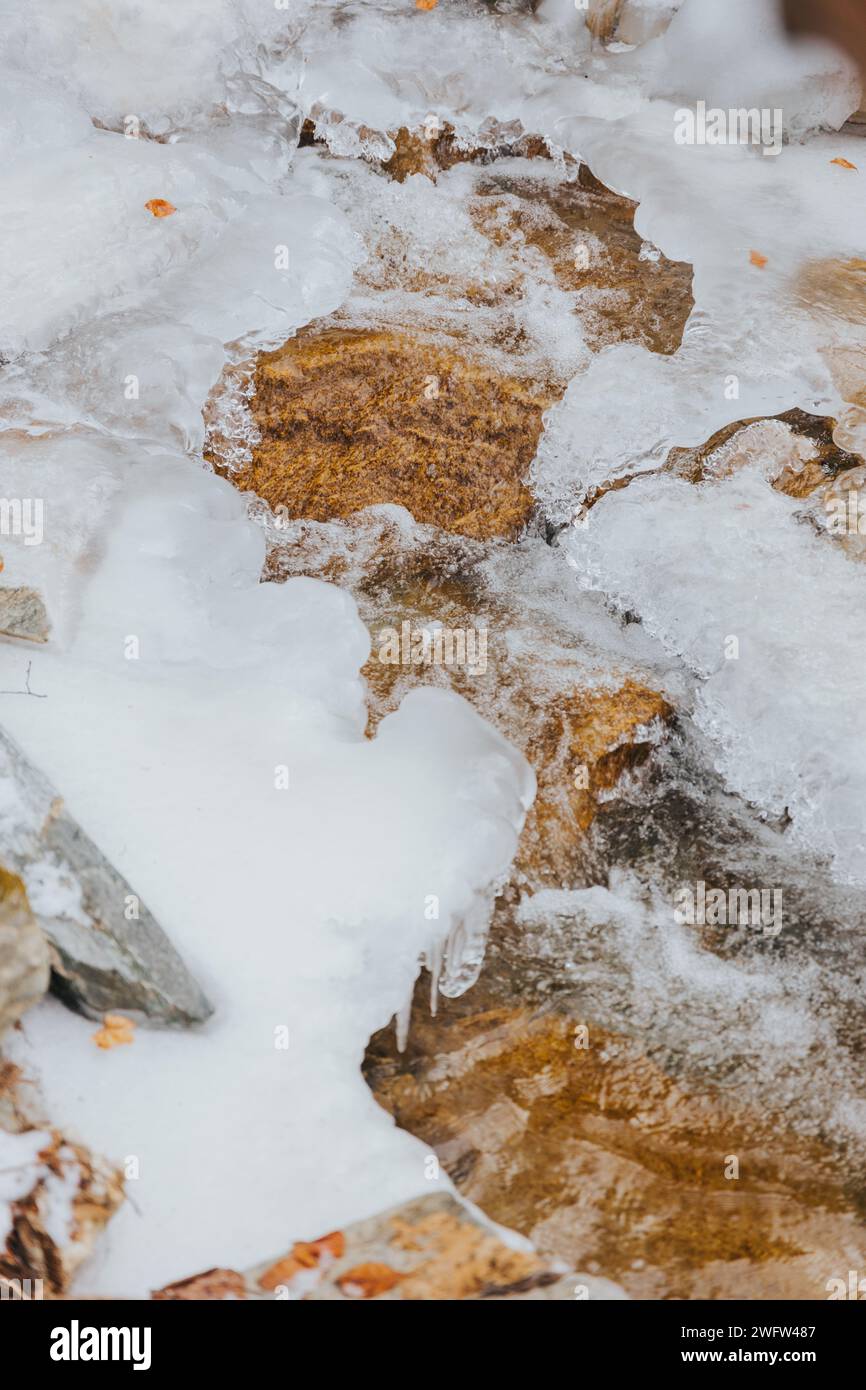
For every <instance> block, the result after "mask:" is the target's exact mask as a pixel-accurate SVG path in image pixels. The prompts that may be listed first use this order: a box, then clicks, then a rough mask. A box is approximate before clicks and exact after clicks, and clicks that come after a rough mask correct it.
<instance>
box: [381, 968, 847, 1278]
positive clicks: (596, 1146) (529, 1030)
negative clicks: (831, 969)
mask: <svg viewBox="0 0 866 1390" xmlns="http://www.w3.org/2000/svg"><path fill="white" fill-rule="evenodd" d="M423 994H424V986H423V985H422V984H419V987H418V1000H417V1007H416V1010H415V1012H414V1015H413V1022H412V1029H411V1032H410V1037H409V1043H408V1048H407V1051H406V1052H405V1053H404V1054H402V1055H400V1054H398V1053H397V1052H396V1050H395V1047H394V1041H393V1035H392V1034H391V1032H390V1030H384V1031H383V1032H382V1033H380V1034H377V1035H375V1036H374V1038H373V1039H372V1040H371V1043H370V1047H369V1049H368V1053H367V1058H366V1062H365V1074H366V1076H367V1080H368V1083H369V1084H370V1086H371V1087H372V1089H373V1091H374V1093H375V1094H376V1096H377V1098H378V1100H379V1101H380V1103H381V1104H382V1105H384V1106H385V1108H386V1109H388V1110H389V1111H390V1112H391V1113H392V1114H393V1115H394V1117H395V1119H396V1120H397V1122H398V1124H400V1125H401V1127H403V1128H405V1129H407V1130H408V1131H409V1132H411V1133H412V1134H415V1135H417V1136H418V1137H419V1138H421V1139H422V1140H424V1141H425V1142H426V1143H428V1144H429V1145H430V1146H431V1147H432V1148H433V1149H434V1150H435V1151H436V1152H437V1154H438V1155H439V1157H440V1159H441V1161H442V1162H443V1164H444V1165H445V1167H446V1168H447V1170H448V1172H449V1173H450V1174H451V1176H452V1178H453V1180H454V1181H455V1182H456V1184H457V1186H458V1187H459V1188H460V1190H461V1192H462V1193H463V1194H464V1195H465V1196H467V1197H468V1198H470V1200H472V1201H473V1202H476V1203H477V1204H478V1205H479V1206H480V1207H481V1208H482V1209H483V1210H484V1211H485V1213H486V1214H487V1215H489V1216H490V1217H492V1218H493V1219H494V1220H497V1221H500V1222H503V1223H504V1224H507V1225H509V1226H511V1227H513V1228H514V1229H516V1230H519V1231H522V1232H523V1233H524V1234H526V1235H528V1236H529V1237H530V1238H531V1239H532V1241H533V1243H534V1244H535V1245H536V1247H537V1248H538V1250H539V1252H540V1253H541V1254H544V1253H545V1252H548V1253H550V1254H554V1255H558V1256H560V1257H562V1258H564V1259H565V1260H567V1261H568V1262H569V1264H572V1265H574V1266H575V1267H577V1268H582V1269H588V1270H589V1271H590V1272H592V1273H596V1274H601V1275H603V1276H605V1277H607V1278H610V1279H613V1280H616V1281H617V1282H618V1283H620V1284H621V1285H622V1286H623V1287H624V1288H625V1289H626V1290H627V1291H628V1292H629V1293H630V1294H631V1295H632V1296H634V1297H639V1298H664V1297H676V1298H744V1297H745V1298H748V1297H760V1298H767V1297H785V1298H805V1299H811V1298H823V1297H826V1289H825V1283H826V1279H827V1278H828V1275H830V1274H833V1273H834V1272H835V1273H838V1271H839V1270H844V1269H847V1268H848V1264H846V1260H848V1254H847V1253H846V1252H851V1259H852V1260H854V1255H855V1253H856V1260H855V1261H854V1263H855V1264H856V1263H857V1262H858V1261H859V1262H861V1265H862V1261H863V1259H864V1256H866V1233H864V1230H863V1227H862V1224H861V1223H860V1222H859V1220H858V1218H857V1217H856V1215H855V1214H854V1211H853V1210H852V1206H851V1201H850V1198H848V1197H846V1194H845V1192H844V1191H843V1188H842V1185H841V1184H840V1183H839V1181H838V1180H837V1179H836V1178H835V1177H834V1174H833V1169H832V1164H831V1161H830V1156H829V1155H828V1154H827V1153H826V1152H824V1151H823V1150H822V1147H821V1145H820V1144H819V1143H818V1142H817V1141H805V1140H803V1139H799V1138H797V1137H796V1136H795V1135H793V1134H792V1133H791V1132H790V1131H789V1130H787V1129H786V1126H785V1123H784V1119H783V1117H780V1116H774V1115H771V1114H765V1113H761V1112H755V1111H754V1110H750V1109H749V1108H748V1107H746V1106H744V1105H740V1104H738V1103H737V1100H736V1097H735V1096H731V1095H730V1094H725V1092H723V1091H718V1090H716V1089H714V1088H711V1087H702V1088H700V1089H696V1088H695V1087H693V1086H689V1085H688V1084H686V1083H683V1082H677V1081H675V1080H673V1079H672V1078H671V1077H670V1076H669V1075H668V1074H667V1073H666V1072H665V1071H664V1070H663V1069H662V1068H661V1067H660V1065H659V1064H658V1063H657V1062H655V1061H654V1060H652V1059H651V1058H650V1057H649V1056H648V1055H647V1054H646V1053H645V1052H644V1050H643V1048H642V1047H641V1045H640V1044H638V1043H636V1042H633V1041H631V1040H628V1039H626V1038H623V1037H617V1036H615V1035H611V1034H610V1033H605V1032H604V1031H603V1030H602V1029H600V1028H596V1027H595V1026H594V1025H593V1024H592V1023H590V1024H589V1027H588V1028H587V1029H586V1032H585V1034H584V1035H581V1034H580V1032H579V1030H578V1028H577V1027H576V1026H575V1025H576V1022H577V1020H576V1019H575V1018H573V1017H570V1016H569V1015H568V1014H567V1013H565V1012H559V1011H556V1010H555V1009H543V1008H542V1009H533V1008H532V1007H531V1006H525V1007H521V1006H520V1004H518V1003H515V1002H510V1003H509V1002H504V1001H503V1000H502V998H501V991H500V990H499V989H497V987H496V985H495V982H494V983H493V984H491V982H490V978H489V976H488V974H487V972H485V973H484V974H482V977H481V980H480V981H479V983H478V984H477V985H475V986H474V987H473V989H472V990H471V991H470V992H469V994H467V995H465V996H464V997H463V998H461V999H456V1000H453V999H446V1000H443V1001H442V1002H441V1005H440V1010H439V1014H438V1016H437V1017H436V1018H431V1017H430V1016H429V1012H428V1010H427V1008H426V1005H425V1002H424V999H423ZM732 1158H736V1160H737V1164H738V1167H737V1170H736V1176H733V1174H734V1172H735V1170H734V1169H733V1168H732V1166H731V1159H732Z"/></svg>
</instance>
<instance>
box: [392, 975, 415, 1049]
mask: <svg viewBox="0 0 866 1390" xmlns="http://www.w3.org/2000/svg"><path fill="white" fill-rule="evenodd" d="M413 992H414V991H413V990H411V989H410V991H409V993H408V994H407V996H406V1002H405V1004H402V1005H401V1006H400V1008H399V1009H398V1011H397V1013H396V1014H395V1015H394V1022H395V1024H396V1028H397V1051H398V1052H405V1051H406V1044H407V1042H408V1041H409V1020H410V1018H411V1017H412V994H413Z"/></svg>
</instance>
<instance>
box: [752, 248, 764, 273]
mask: <svg viewBox="0 0 866 1390" xmlns="http://www.w3.org/2000/svg"><path fill="white" fill-rule="evenodd" d="M749 260H750V261H751V262H752V265H756V266H757V267H758V269H759V270H763V269H764V266H765V265H766V264H767V257H766V256H762V255H761V253H760V251H750V252H749Z"/></svg>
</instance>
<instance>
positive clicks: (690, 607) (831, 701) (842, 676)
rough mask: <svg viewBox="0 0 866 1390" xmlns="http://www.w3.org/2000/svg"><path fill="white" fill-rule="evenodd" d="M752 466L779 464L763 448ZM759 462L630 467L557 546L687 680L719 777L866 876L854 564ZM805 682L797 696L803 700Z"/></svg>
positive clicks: (839, 863) (863, 635)
mask: <svg viewBox="0 0 866 1390" xmlns="http://www.w3.org/2000/svg"><path fill="white" fill-rule="evenodd" d="M763 466H764V467H766V469H767V471H768V472H770V473H772V472H773V471H775V467H776V459H775V458H774V456H773V455H772V454H771V456H770V458H769V459H765V460H764V463H763ZM799 508H800V504H799V503H797V502H796V501H794V500H793V499H791V498H789V497H786V496H784V495H782V494H781V493H779V492H777V491H775V490H774V489H773V488H772V487H771V485H770V483H769V481H768V480H767V479H766V478H765V477H764V476H762V469H761V463H760V462H757V463H753V464H751V465H748V466H745V467H743V468H741V469H740V470H739V471H737V472H735V473H734V474H733V475H732V476H730V477H727V478H721V479H719V480H717V481H712V482H707V483H704V484H702V485H699V486H694V485H693V484H691V483H687V482H684V481H682V480H680V479H678V478H671V477H639V478H637V479H635V480H634V481H633V482H632V483H630V484H629V486H628V487H627V488H625V489H621V490H619V491H616V492H611V493H609V494H608V495H607V496H606V497H604V498H602V500H601V501H600V502H599V503H598V504H597V505H596V506H595V507H593V509H592V511H591V513H590V518H591V519H590V523H589V525H588V526H587V527H586V528H585V529H584V530H582V531H578V530H573V531H572V532H571V534H570V535H569V537H568V541H567V551H568V554H569V557H570V559H571V561H572V563H573V565H574V567H575V571H576V574H577V576H578V578H579V580H580V582H582V583H583V584H585V585H586V586H587V587H591V588H595V589H599V590H601V591H603V592H604V593H605V594H606V595H607V596H608V597H609V598H610V599H611V600H613V602H614V603H615V604H616V605H618V606H619V607H620V608H622V609H630V610H632V611H634V612H636V613H637V614H638V615H639V616H640V618H641V621H642V622H643V625H644V627H645V628H646V630H647V631H648V632H649V633H650V634H651V635H653V636H655V637H657V638H658V639H659V640H660V641H661V642H663V643H664V645H665V647H666V649H667V650H668V651H670V652H672V653H675V654H676V655H677V656H678V657H680V658H681V659H682V660H683V661H684V663H685V665H686V666H687V668H688V669H689V670H690V671H692V672H693V673H694V675H695V676H696V677H697V681H698V683H697V689H696V697H695V718H696V720H697V722H698V724H699V725H700V727H701V728H703V729H704V730H705V732H706V733H707V734H708V735H709V737H710V738H711V739H712V740H713V742H714V744H715V746H716V766H717V767H718V769H719V771H720V772H721V773H722V775H723V776H724V778H725V780H726V782H727V783H728V785H729V786H730V787H731V788H732V789H733V790H735V791H737V792H739V793H740V794H741V795H742V796H744V797H746V798H747V799H748V800H750V801H752V802H754V803H755V804H756V805H757V806H759V807H760V808H761V810H762V811H763V812H765V813H766V814H768V815H771V816H781V815H783V814H785V813H787V815H789V816H790V817H791V820H792V822H793V824H792V826H791V832H790V833H791V836H792V838H793V839H794V840H795V842H798V843H800V844H802V845H805V846H808V847H809V848H811V849H812V850H814V851H817V852H820V853H823V854H826V855H829V856H830V857H831V858H832V860H833V864H834V870H835V872H836V873H837V874H838V875H839V876H840V877H841V879H842V880H843V881H848V882H856V883H859V884H862V883H864V882H866V812H864V808H866V758H864V757H862V756H860V755H859V753H858V749H857V745H856V741H855V742H854V743H852V741H851V739H850V738H849V737H848V736H847V735H846V732H845V731H850V730H851V729H854V728H856V727H857V722H858V719H859V710H860V707H861V705H862V699H863V662H862V652H863V650H864V647H866V626H864V619H863V615H862V611H861V609H859V608H858V607H857V605H856V604H852V594H856V593H857V587H858V584H859V582H860V570H859V567H858V566H857V565H856V563H855V562H854V561H852V560H850V559H849V558H848V557H847V556H845V555H844V554H842V553H840V552H839V551H837V550H836V549H835V548H834V547H833V546H832V544H831V542H830V541H829V539H828V538H826V537H824V536H821V535H819V534H816V532H815V530H814V529H813V528H812V527H811V526H810V525H808V524H807V523H805V522H803V523H798V515H797V514H798V511H799ZM805 692H808V696H807V697H806V698H804V694H805Z"/></svg>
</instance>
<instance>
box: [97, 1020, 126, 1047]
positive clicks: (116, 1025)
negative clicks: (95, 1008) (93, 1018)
mask: <svg viewBox="0 0 866 1390" xmlns="http://www.w3.org/2000/svg"><path fill="white" fill-rule="evenodd" d="M93 1041H94V1042H95V1043H96V1046H97V1047H102V1048H109V1047H120V1046H121V1045H122V1044H123V1043H131V1042H134V1041H135V1024H134V1023H133V1021H132V1019H131V1018H125V1017H124V1015H123V1014H106V1015H105V1018H104V1019H103V1020H102V1027H101V1028H100V1029H99V1032H98V1033H94V1034H93Z"/></svg>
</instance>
